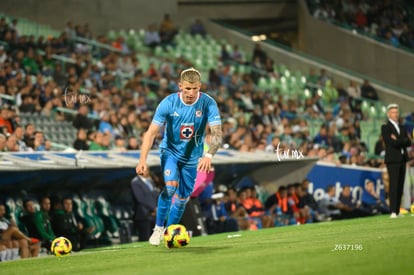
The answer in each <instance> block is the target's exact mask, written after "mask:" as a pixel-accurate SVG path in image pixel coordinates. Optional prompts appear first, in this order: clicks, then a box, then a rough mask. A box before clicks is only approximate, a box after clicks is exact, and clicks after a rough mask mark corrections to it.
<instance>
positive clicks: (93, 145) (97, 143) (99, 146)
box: [89, 132, 106, 151]
mask: <svg viewBox="0 0 414 275" xmlns="http://www.w3.org/2000/svg"><path fill="white" fill-rule="evenodd" d="M103 138H104V134H102V133H101V132H94V133H93V134H92V140H91V142H90V144H89V150H90V151H103V150H106V148H105V146H104V143H103Z"/></svg>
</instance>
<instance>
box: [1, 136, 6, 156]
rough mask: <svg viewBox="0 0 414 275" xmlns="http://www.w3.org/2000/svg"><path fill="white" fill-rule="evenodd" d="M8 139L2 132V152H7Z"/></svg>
mask: <svg viewBox="0 0 414 275" xmlns="http://www.w3.org/2000/svg"><path fill="white" fill-rule="evenodd" d="M6 141H7V138H6V136H5V135H4V134H2V133H0V152H6Z"/></svg>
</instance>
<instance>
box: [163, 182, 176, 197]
mask: <svg viewBox="0 0 414 275" xmlns="http://www.w3.org/2000/svg"><path fill="white" fill-rule="evenodd" d="M176 189H177V187H176V186H172V185H166V186H165V187H164V191H163V192H162V195H163V196H164V197H168V198H172V196H173V195H174V193H175V190H176Z"/></svg>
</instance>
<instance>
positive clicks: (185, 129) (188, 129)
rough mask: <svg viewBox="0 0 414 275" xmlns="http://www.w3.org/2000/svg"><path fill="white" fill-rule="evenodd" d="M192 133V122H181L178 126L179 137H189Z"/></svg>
mask: <svg viewBox="0 0 414 275" xmlns="http://www.w3.org/2000/svg"><path fill="white" fill-rule="evenodd" d="M193 135H194V124H182V125H181V126H180V139H191V138H192V137H193Z"/></svg>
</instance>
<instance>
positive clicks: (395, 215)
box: [390, 212, 398, 219]
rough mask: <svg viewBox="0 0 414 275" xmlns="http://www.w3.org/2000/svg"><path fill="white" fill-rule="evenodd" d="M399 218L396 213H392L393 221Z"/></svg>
mask: <svg viewBox="0 0 414 275" xmlns="http://www.w3.org/2000/svg"><path fill="white" fill-rule="evenodd" d="M397 217H398V216H397V214H395V213H394V212H392V213H391V216H390V218H391V219H395V218H397Z"/></svg>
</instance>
